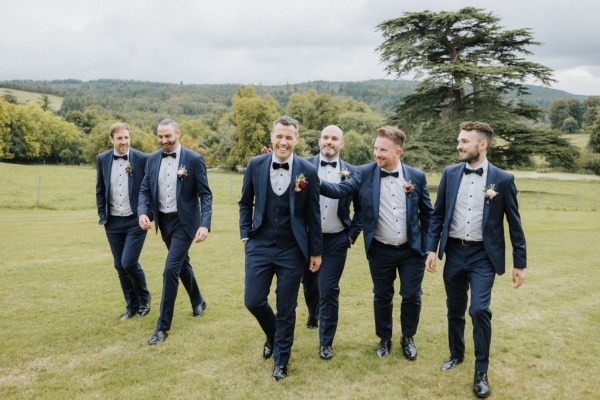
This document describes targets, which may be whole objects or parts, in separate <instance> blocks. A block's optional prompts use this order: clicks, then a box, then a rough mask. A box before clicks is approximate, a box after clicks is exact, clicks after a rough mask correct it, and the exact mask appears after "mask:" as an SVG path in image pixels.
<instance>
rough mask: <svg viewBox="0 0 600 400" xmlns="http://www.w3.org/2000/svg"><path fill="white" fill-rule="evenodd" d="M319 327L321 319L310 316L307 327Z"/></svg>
mask: <svg viewBox="0 0 600 400" xmlns="http://www.w3.org/2000/svg"><path fill="white" fill-rule="evenodd" d="M318 327H319V320H318V319H317V318H315V317H308V321H306V329H317V328H318Z"/></svg>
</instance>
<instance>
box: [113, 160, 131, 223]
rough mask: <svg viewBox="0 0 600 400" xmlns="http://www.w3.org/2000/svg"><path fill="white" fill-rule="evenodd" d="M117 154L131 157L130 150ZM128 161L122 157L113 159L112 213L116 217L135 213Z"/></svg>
mask: <svg viewBox="0 0 600 400" xmlns="http://www.w3.org/2000/svg"><path fill="white" fill-rule="evenodd" d="M113 154H114V155H116V156H122V155H125V154H126V155H127V159H129V151H128V152H127V153H125V154H117V152H113ZM127 165H129V162H128V161H125V160H123V159H122V158H120V159H118V160H113V162H112V167H111V170H110V209H109V212H110V215H112V216H114V217H128V216H130V215H131V214H133V211H132V210H131V204H130V203H129V174H128V173H127V171H126V169H127Z"/></svg>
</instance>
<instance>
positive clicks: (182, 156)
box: [175, 145, 189, 209]
mask: <svg viewBox="0 0 600 400" xmlns="http://www.w3.org/2000/svg"><path fill="white" fill-rule="evenodd" d="M180 146H181V145H180ZM185 155H186V151H185V148H184V147H183V146H181V151H180V152H179V163H178V165H179V166H185V162H186V160H187V158H186V156H185ZM186 169H187V170H188V172H189V168H186ZM178 170H179V167H178V168H177V171H178ZM176 179H177V193H176V194H175V196H176V197H175V200H177V203H179V193H181V185H183V179H179V176H177V178H176ZM177 209H179V206H178V207H177Z"/></svg>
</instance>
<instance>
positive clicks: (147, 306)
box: [138, 294, 152, 317]
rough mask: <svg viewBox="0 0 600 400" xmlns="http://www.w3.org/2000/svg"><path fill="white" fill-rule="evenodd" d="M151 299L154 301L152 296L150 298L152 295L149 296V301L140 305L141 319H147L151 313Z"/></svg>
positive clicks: (139, 313)
mask: <svg viewBox="0 0 600 400" xmlns="http://www.w3.org/2000/svg"><path fill="white" fill-rule="evenodd" d="M151 299H152V296H150V294H148V299H147V300H146V301H142V304H140V307H139V308H138V315H139V316H140V317H145V316H146V315H148V313H149V312H150V300H151Z"/></svg>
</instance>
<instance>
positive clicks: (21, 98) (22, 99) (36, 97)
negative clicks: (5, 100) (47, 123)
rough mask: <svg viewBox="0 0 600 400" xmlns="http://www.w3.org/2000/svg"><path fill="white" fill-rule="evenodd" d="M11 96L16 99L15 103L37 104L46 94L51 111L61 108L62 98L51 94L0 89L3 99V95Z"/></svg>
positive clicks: (0, 95)
mask: <svg viewBox="0 0 600 400" xmlns="http://www.w3.org/2000/svg"><path fill="white" fill-rule="evenodd" d="M7 94H8V95H11V94H12V95H13V96H15V97H16V98H17V102H19V103H27V102H32V103H39V102H40V96H41V95H42V94H47V95H48V99H49V100H50V107H51V108H52V110H53V111H58V110H60V108H61V107H62V101H63V98H62V97H60V96H55V95H53V94H48V93H45V92H31V91H23V90H17V89H6V88H2V87H0V97H4V95H7Z"/></svg>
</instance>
